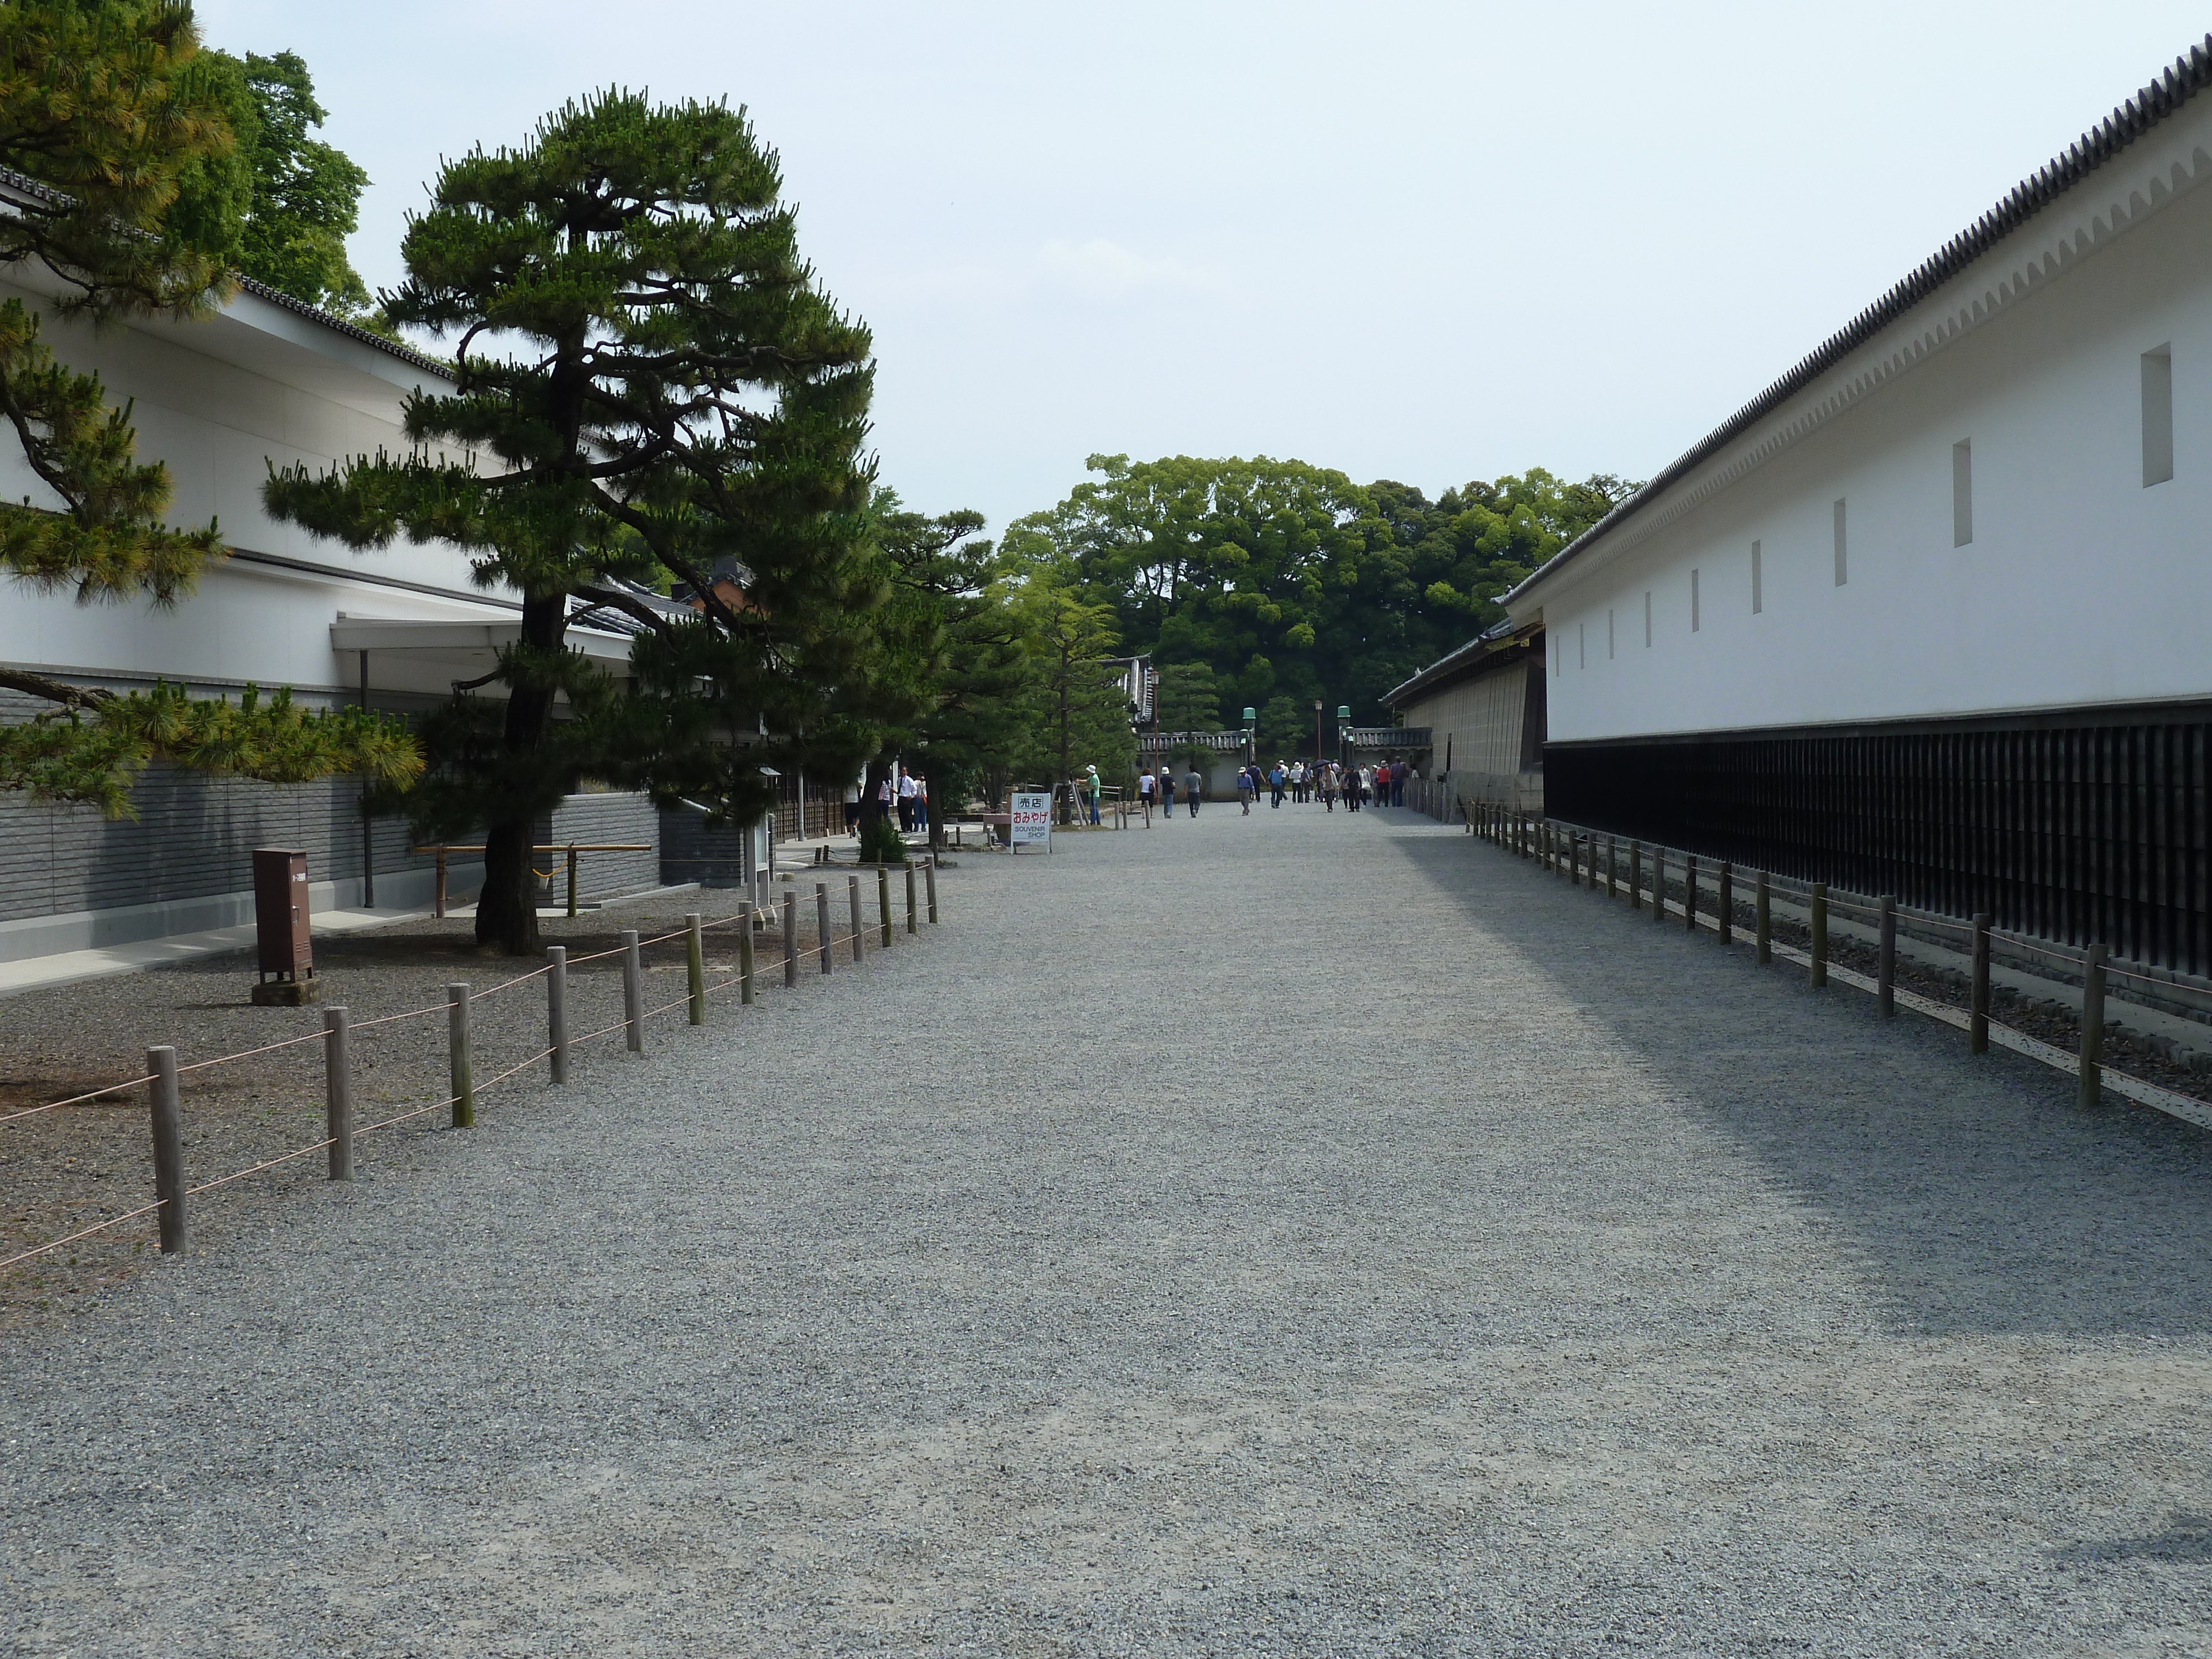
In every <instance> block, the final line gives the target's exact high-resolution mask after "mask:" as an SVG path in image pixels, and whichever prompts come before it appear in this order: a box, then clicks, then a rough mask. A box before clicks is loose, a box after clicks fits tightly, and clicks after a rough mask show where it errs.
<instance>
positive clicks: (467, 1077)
mask: <svg viewBox="0 0 2212 1659" xmlns="http://www.w3.org/2000/svg"><path fill="white" fill-rule="evenodd" d="M469 1036H470V1032H469V987H467V986H465V985H448V986H447V987H446V1077H447V1081H448V1082H450V1083H451V1084H452V1085H453V1127H455V1128H456V1129H473V1128H474V1127H476V1123H477V1081H476V1072H475V1068H474V1067H473V1066H472V1065H471V1061H470V1054H469Z"/></svg>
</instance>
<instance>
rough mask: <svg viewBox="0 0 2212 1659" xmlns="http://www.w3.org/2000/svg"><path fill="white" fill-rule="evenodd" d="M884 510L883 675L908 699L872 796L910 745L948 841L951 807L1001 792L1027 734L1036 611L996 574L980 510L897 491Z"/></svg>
mask: <svg viewBox="0 0 2212 1659" xmlns="http://www.w3.org/2000/svg"><path fill="white" fill-rule="evenodd" d="M877 508H878V521H877V524H878V527H877V545H878V549H879V550H880V553H881V555H882V557H883V558H884V562H885V567H886V569H887V571H888V574H889V590H890V592H889V596H888V597H887V599H885V601H884V604H883V605H880V606H878V609H877V611H876V612H875V617H874V620H875V623H876V626H877V632H878V640H879V644H878V652H879V656H878V661H879V662H881V663H882V664H883V665H884V667H883V668H881V669H879V670H878V673H877V675H876V676H875V677H874V678H876V680H877V681H878V684H885V683H887V684H888V685H889V686H890V688H892V696H893V698H894V699H895V700H896V701H900V702H903V704H904V707H903V708H901V709H899V710H898V711H897V712H896V715H895V717H894V718H892V719H890V720H886V722H885V729H884V750H882V751H881V752H880V753H879V754H878V756H877V757H876V758H875V759H874V760H872V762H871V763H870V764H869V769H868V772H867V775H866V779H865V781H864V786H863V799H866V800H870V801H872V800H873V799H875V787H876V786H877V785H878V783H880V782H881V781H882V780H883V778H884V775H885V772H886V769H887V767H888V765H889V763H890V756H891V754H892V753H893V752H894V751H896V752H898V753H900V754H902V755H903V756H904V757H905V759H906V762H907V763H908V766H910V767H911V768H912V769H914V770H915V771H917V772H919V773H921V775H922V776H923V777H925V778H926V779H927V780H928V782H929V787H930V793H931V796H932V799H933V800H934V801H935V802H936V804H937V806H938V809H939V810H938V811H934V812H933V813H931V815H930V824H929V837H930V844H931V845H932V846H933V847H939V846H942V845H943V844H944V839H945V830H944V821H945V816H946V814H947V813H948V812H949V811H952V810H954V809H955V808H957V805H959V804H960V803H962V802H963V801H965V800H967V799H969V797H970V796H971V795H976V794H980V795H981V796H982V797H983V798H984V799H987V800H995V799H998V797H999V795H1000V793H1003V791H1004V790H1005V788H1006V786H1007V783H1008V781H1010V780H1011V778H1012V772H1013V769H1014V767H1015V764H1016V763H1017V762H1018V759H1019V758H1020V757H1021V756H1022V753H1023V750H1024V746H1025V745H1026V744H1027V743H1028V740H1029V732H1028V728H1027V726H1026V723H1025V721H1024V709H1023V706H1022V693H1023V690H1024V687H1025V686H1026V684H1028V680H1029V676H1030V666H1031V664H1032V662H1033V661H1034V653H1033V651H1032V648H1031V647H1032V641H1031V640H1030V619H1029V614H1028V613H1027V612H1025V611H1024V610H1023V608H1022V607H1021V606H1020V605H1018V604H1017V603H1015V601H1014V599H1013V598H1012V594H1011V593H1010V592H1009V591H1008V590H1007V589H1006V587H1005V586H1003V585H1002V584H1000V583H999V582H998V581H997V580H996V578H997V575H998V557H997V552H996V550H995V549H994V548H993V546H992V545H991V544H990V543H989V542H987V541H986V540H983V539H982V538H981V532H982V529H983V519H982V515H981V513H974V512H967V511H963V512H957V513H945V514H944V515H942V516H941V517H937V518H927V517H924V516H923V515H922V514H921V513H910V512H907V511H905V510H903V509H902V507H900V506H899V503H898V498H897V496H896V495H894V494H892V493H891V492H890V491H889V490H883V491H881V492H879V493H878V501H877ZM878 695H879V696H880V693H879V694H878Z"/></svg>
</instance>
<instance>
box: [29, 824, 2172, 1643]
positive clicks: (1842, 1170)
mask: <svg viewBox="0 0 2212 1659" xmlns="http://www.w3.org/2000/svg"><path fill="white" fill-rule="evenodd" d="M944 882H945V907H946V909H945V914H946V923H945V926H944V927H940V928H938V929H936V930H934V931H933V932H927V930H926V936H925V937H924V938H923V939H920V940H916V941H912V942H908V941H906V940H905V939H903V938H902V939H901V941H900V948H898V949H895V950H894V951H892V952H891V953H890V955H889V956H888V957H881V958H877V959H874V960H872V961H871V962H869V963H867V964H866V966H865V967H864V968H863V969H861V970H860V971H859V972H848V971H842V970H841V971H840V972H839V973H838V974H836V975H833V976H832V978H831V979H830V980H829V982H828V983H826V984H821V985H817V986H814V987H810V988H809V989H808V990H807V991H806V993H805V994H801V995H798V996H791V997H786V996H782V995H780V994H779V995H778V996H776V997H775V998H773V999H770V1000H767V1001H765V1002H763V1005H762V1006H760V1007H759V1008H757V1009H755V1010H752V1011H750V1012H748V1013H747V1014H746V1015H744V1017H742V1018H740V1017H739V1016H738V1015H737V1014H736V1013H735V1012H733V1011H731V1010H728V1009H726V1008H718V1010H717V1012H716V1014H715V1017H714V1022H713V1023H712V1024H711V1025H710V1028H709V1029H708V1031H706V1032H704V1033H696V1032H690V1031H688V1030H683V1029H681V1028H678V1029H676V1030H672V1031H671V1032H669V1033H667V1034H666V1035H665V1036H657V1037H656V1042H655V1046H654V1048H653V1051H652V1052H650V1053H649V1054H647V1055H646V1056H645V1057H644V1058H643V1059H641V1060H632V1059H629V1058H628V1057H625V1056H622V1055H620V1054H609V1055H606V1056H603V1057H601V1058H600V1059H599V1060H596V1061H595V1062H594V1064H593V1066H592V1068H591V1069H590V1070H589V1071H588V1072H587V1073H586V1074H585V1075H584V1076H583V1078H582V1079H580V1084H579V1085H577V1086H574V1087H572V1088H571V1089H570V1090H568V1091H567V1092H566V1093H565V1094H562V1093H552V1092H547V1093H542V1094H538V1095H535V1096H532V1097H529V1098H527V1099H526V1100H524V1101H521V1102H518V1103H515V1104H513V1105H512V1106H510V1107H506V1108H501V1109H491V1108H489V1106H488V1107H487V1109H486V1110H485V1113H484V1115H483V1127H480V1128H478V1129H477V1130H476V1131H474V1132H472V1133H467V1134H453V1133H447V1134H439V1135H434V1136H423V1137H418V1138H415V1139H410V1140H408V1141H405V1142H404V1143H395V1148H394V1150H393V1151H392V1152H390V1153H387V1154H386V1155H383V1156H382V1157H381V1158H380V1159H373V1160H371V1161H370V1162H369V1165H368V1167H369V1169H370V1170H371V1172H372V1173H373V1175H374V1177H375V1178H374V1179H373V1180H370V1181H365V1182H361V1183H359V1184H358V1185H357V1186H356V1187H355V1188H351V1189H343V1188H311V1189H307V1190H306V1191H305V1192H304V1194H303V1196H302V1197H301V1199H300V1200H299V1201H297V1202H295V1203H291V1204H289V1205H286V1206H281V1207H280V1208H278V1209H276V1210H274V1211H272V1212H270V1214H269V1216H268V1218H267V1219H266V1222H265V1225H264V1226H263V1227H262V1228H260V1229H258V1230H256V1231H244V1230H241V1231H238V1232H237V1233H236V1234H234V1236H233V1237H230V1238H228V1239H227V1240H225V1241H224V1242H223V1243H222V1244H221V1245H220V1247H219V1248H217V1249H212V1250H210V1252H208V1253H206V1254H204V1255H199V1256H197V1257H195V1258H193V1259H191V1260H190V1261H185V1262H183V1263H180V1264H179V1263H165V1264H162V1265H161V1267H160V1268H159V1270H157V1271H155V1272H154V1273H149V1275H147V1276H146V1277H145V1278H144V1279H142V1280H141V1281H140V1282H139V1283H137V1285H133V1286H131V1287H130V1288H127V1289H125V1290H121V1291H112V1292H110V1293H108V1294H107V1295H106V1296H105V1297H102V1298H101V1299H100V1302H99V1303H98V1304H97V1305H96V1306H94V1308H93V1309H92V1310H90V1311H89V1312H88V1313H86V1314H84V1315H82V1316H79V1317H77V1318H75V1319H72V1320H70V1321H68V1322H66V1324H65V1325H64V1326H63V1327H61V1328H59V1329H58V1331H57V1330H44V1331H40V1332H33V1333H29V1334H24V1335H22V1336H21V1337H18V1338H16V1339H14V1340H10V1341H9V1343H8V1345H7V1346H5V1347H4V1348H0V1363H4V1364H5V1366H6V1370H7V1375H8V1376H9V1386H8V1389H7V1390H6V1393H5V1395H4V1399H0V1442H4V1444H5V1452H6V1460H5V1463H4V1476H3V1477H0V1514H4V1516H5V1526H4V1528H3V1529H0V1583H4V1584H5V1586H6V1594H5V1595H4V1596H0V1645H4V1647H5V1648H6V1650H8V1651H11V1652H20V1653H33V1654H62V1653H67V1654H70V1655H72V1656H78V1659H89V1656H100V1655H125V1654H143V1653H150V1652H157V1651H158V1652H162V1653H170V1654H179V1655H196V1654H207V1655H223V1656H234V1655H257V1656H258V1655H264V1654H265V1655H271V1656H275V1655H284V1656H293V1655H301V1654H315V1655H339V1654H359V1655H362V1656H369V1655H377V1656H383V1655H439V1656H447V1655H452V1656H463V1655H466V1656H477V1655H516V1656H522V1655H532V1656H535V1655H544V1654H563V1653H573V1652H583V1651H587V1650H588V1651H590V1652H592V1653H593V1654H595V1655H599V1656H626V1655H654V1656H660V1655H667V1656H678V1655H681V1656H696V1655H738V1654H748V1655H749V1654H761V1655H785V1654H830V1653H838V1654H842V1653H898V1654H908V1653H940V1652H941V1653H947V1654H951V1653H962V1654H981V1655H998V1654H1024V1655H1030V1654H1048V1655H1092V1654H1102V1655H1103V1654H1114V1655H1123V1654H1126V1655H1146V1656H1152V1655H1185V1654H1240V1655H1241V1654H1255V1653H1263V1654H1288V1655H1302V1656H1303V1655H1369V1654H1372V1655H1409V1654H1411V1655H1425V1654H1468V1655H1477V1654H1480V1655H1492V1654H1516V1655H1518V1654H1527V1655H1547V1656H1548V1655H1561V1654H1566V1655H1581V1654H1599V1653H1608V1654H1610V1653H1617V1652H1620V1651H1626V1650H1635V1651H1659V1652H1680V1653H1696V1654H1724V1655H1740V1654H1763V1653H1769V1652H1772V1653H1808V1654H1820V1655H1847V1654H1853V1655H1855V1654H1865V1655H1903V1654H1916V1655H1917V1654H1976V1655H1981V1654H2021V1655H2037V1656H2042V1655H2084V1656H2086V1655H2091V1654H2094V1655H2100V1656H2113V1655H2152V1654H2161V1655H2162V1654H2194V1653H2202V1652H2205V1651H2208V1638H2207V1632H2208V1630H2212V1626H2208V1622H2207V1614H2208V1613H2209V1612H2212V1492H2208V1465H2209V1464H2212V1435H2208V1430H2212V1364H2208V1344H2212V1293H2208V1290H2207V1268H2206V1263H2207V1261H2208V1258H2212V1180H2208V1176H2212V1140H2208V1139H2207V1138H2206V1137H2205V1136H2203V1135H2202V1134H2200V1133H2197V1132H2196V1131H2194V1130H2191V1129H2190V1128H2188V1127H2185V1126H2183V1125H2179V1124H2176V1123H2173V1122H2172V1121H2168V1120H2166V1119H2163V1118H2160V1117H2158V1116H2156V1115H2153V1114H2150V1113H2147V1112H2140V1111H2136V1110H2135V1109H2127V1108H2118V1109H2112V1110H2110V1111H2107V1112H2105V1113H2102V1114H2100V1115H2095V1116H2092V1117H2085V1116H2083V1115H2081V1114H2079V1113H2078V1112H2077V1111H2076V1110H2075V1108H2074V1107H2073V1106H2072V1105H2071V1103H2070V1094H2071V1089H2072V1085H2071V1084H2070V1082H2069V1080H2068V1079H2065V1078H2063V1077H2061V1076H2058V1075H2057V1074H2056V1073H2050V1072H2047V1071H2045V1070H2042V1069H2041V1068H2039V1067H2035V1066H2031V1065H2029V1064H2027V1063H2026V1062H2023V1061H2018V1060H2014V1059H2012V1058H2011V1057H2009V1056H2005V1055H2002V1054H1999V1055H1992V1056H1990V1057H1989V1058H1987V1059H1985V1060H1980V1061H1970V1060H1968V1058H1967V1057H1966V1055H1965V1054H1962V1053H1960V1046H1961V1045H1960V1043H1959V1042H1957V1041H1956V1039H1955V1035H1954V1034H1953V1033H1951V1032H1949V1031H1948V1030H1941V1029H1939V1028H1936V1027H1934V1026H1931V1025H1929V1024H1924V1023H1921V1022H1917V1021H1914V1020H1911V1019H1910V1018H1905V1019H1900V1020H1899V1021H1896V1022H1893V1023H1892V1024H1887V1025H1884V1024H1882V1023H1881V1022H1879V1021H1878V1020H1877V1019H1876V1018H1875V1015H1874V1013H1873V1011H1872V1008H1871V1006H1870V1004H1869V1002H1868V1001H1867V1000H1864V999H1861V998H1857V997H1855V996H1852V995H1850V994H1840V993H1837V992H1828V993H1822V994H1814V993H1811V992H1809V991H1808V990H1807V989H1806V988H1805V987H1804V986H1803V984H1802V978H1800V977H1799V976H1796V975H1793V974H1790V973H1788V972H1785V971H1783V970H1781V969H1769V970H1765V971H1761V970H1759V969H1757V968H1755V967H1754V966H1753V964H1752V963H1751V962H1750V961H1749V958H1748V953H1747V951H1743V950H1741V949H1739V950H1737V951H1734V952H1724V951H1722V950H1721V948H1720V947H1719V946H1718V945H1717V944H1716V943H1715V942H1714V941H1713V940H1712V939H1711V938H1710V937H1707V938H1704V939H1686V938H1685V937H1684V936H1683V935H1682V934H1681V933H1680V931H1679V930H1676V929H1661V928H1656V927H1652V926H1651V925H1650V923H1649V922H1645V923H1644V924H1643V925H1640V926H1639V925H1638V923H1637V922H1636V921H1634V920H1633V919H1632V918H1631V917H1630V916H1629V915H1628V913H1627V912H1626V908H1621V907H1616V908H1613V910H1611V911H1608V910H1607V908H1606V906H1605V904H1604V902H1603V901H1602V900H1601V899H1599V898H1596V897H1595V896H1592V895H1591V894H1589V892H1587V891H1583V890H1573V889H1570V888H1569V887H1567V886H1566V884H1565V883H1564V882H1559V881H1554V880H1553V879H1550V878H1546V877H1545V876H1543V875H1542V874H1541V873H1540V872H1537V871H1535V870H1534V868H1533V867H1531V866H1528V865H1526V864H1522V863H1520V862H1518V861H1516V860H1512V859H1510V858H1509V857H1508V856H1507V855H1505V854H1502V853H1500V852H1498V851H1497V850H1495V849H1493V848H1489V847H1487V846H1485V845H1483V844H1482V843H1480V842H1477V841H1475V840H1474V839H1473V838H1471V837H1468V836H1462V835H1459V834H1457V833H1455V832H1453V831H1449V830H1443V829H1438V828H1437V827H1436V826H1434V825H1431V824H1428V823H1425V822H1424V821H1422V820H1419V819H1417V818H1415V817H1413V815H1412V814H1410V813H1401V814H1389V813H1364V814H1361V815H1360V816H1359V817H1358V818H1356V819H1351V820H1347V819H1346V817H1345V816H1344V815H1342V814H1337V815H1335V816H1334V817H1331V816H1328V815H1325V814H1323V813H1322V811H1320V809H1319V808H1317V807H1305V808H1297V807H1290V806H1286V807H1285V808H1284V809H1282V810H1281V811H1279V812H1278V811H1267V810H1264V809H1263V810H1262V811H1260V812H1258V813H1255V815H1254V817H1251V818H1249V819H1245V818H1242V817H1238V816H1237V814H1236V813H1235V812H1234V811H1223V810H1221V808H1220V807H1219V806H1218V805H1216V806H1212V807H1209V808H1208V809H1207V810H1206V813H1205V815H1204V816H1203V817H1201V818H1200V819H1199V820H1198V821H1197V822H1196V823H1190V822H1188V821H1187V820H1186V821H1181V822H1178V823H1176V824H1174V825H1173V826H1172V827H1170V828H1164V829H1163V828H1155V829H1152V830H1149V831H1141V832H1132V833H1127V834H1115V833H1111V832H1109V833H1098V834H1091V835H1085V836H1069V837H1066V838H1065V839H1064V840H1063V842H1062V844H1061V848H1060V851H1059V852H1057V853H1055V854H1054V855H1053V856H1052V857H1050V858H1049V859H1046V858H1040V857H1036V856H1034V855H1030V854H1024V855H1022V856H1021V857H1019V858H1016V859H1007V858H1004V857H993V858H983V857H975V856H971V857H969V858H968V859H966V860H963V864H962V867H961V868H960V869H958V870H957V871H954V872H947V873H946V874H945V878H944Z"/></svg>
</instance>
